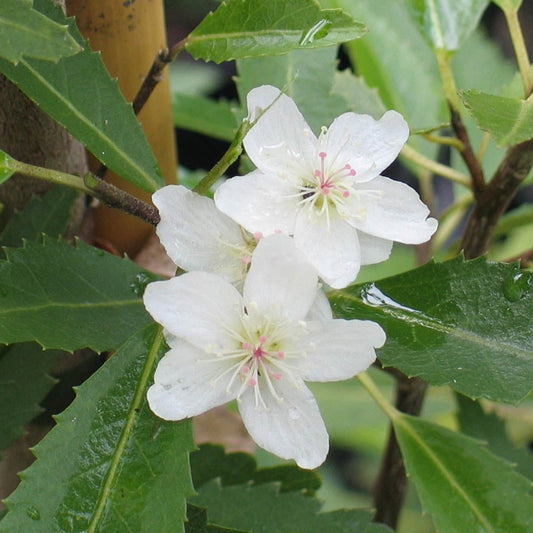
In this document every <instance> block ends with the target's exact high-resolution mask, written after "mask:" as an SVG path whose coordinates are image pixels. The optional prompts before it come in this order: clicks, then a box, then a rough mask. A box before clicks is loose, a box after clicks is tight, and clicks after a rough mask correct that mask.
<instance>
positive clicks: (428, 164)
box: [401, 144, 472, 189]
mask: <svg viewBox="0 0 533 533" xmlns="http://www.w3.org/2000/svg"><path fill="white" fill-rule="evenodd" d="M401 154H402V155H403V156H405V157H407V159H409V160H410V161H413V163H416V164H417V165H420V166H421V167H423V168H427V169H428V170H431V172H433V173H434V174H438V175H439V176H442V177H444V178H448V179H449V180H451V181H454V182H455V183H460V184H461V185H464V186H465V187H468V188H469V189H470V188H471V187H472V185H471V180H470V178H469V177H468V176H467V175H466V174H463V173H462V172H458V171H457V170H454V169H453V168H450V167H448V166H446V165H442V164H441V163H437V162H436V161H433V159H430V158H429V157H426V156H425V155H422V154H421V153H420V152H418V151H417V150H415V149H414V148H412V147H411V146H409V145H408V144H406V145H405V146H404V147H403V148H402V152H401Z"/></svg>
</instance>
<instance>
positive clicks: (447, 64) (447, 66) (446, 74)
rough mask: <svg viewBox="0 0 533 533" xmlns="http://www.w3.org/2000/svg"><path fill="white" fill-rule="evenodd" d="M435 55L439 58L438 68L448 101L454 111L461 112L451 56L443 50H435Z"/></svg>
mask: <svg viewBox="0 0 533 533" xmlns="http://www.w3.org/2000/svg"><path fill="white" fill-rule="evenodd" d="M435 54H436V56H437V66H438V68H439V73H440V77H441V80H442V86H443V88H444V94H445V96H446V100H448V102H450V105H451V106H452V108H453V109H454V111H459V98H458V96H457V84H456V83H455V77H454V75H453V70H452V63H451V55H450V53H449V52H448V51H447V50H444V49H442V48H438V49H437V50H435Z"/></svg>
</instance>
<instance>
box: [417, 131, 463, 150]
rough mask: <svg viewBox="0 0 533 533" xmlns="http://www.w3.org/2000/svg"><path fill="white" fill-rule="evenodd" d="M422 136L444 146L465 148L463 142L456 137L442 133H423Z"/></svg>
mask: <svg viewBox="0 0 533 533" xmlns="http://www.w3.org/2000/svg"><path fill="white" fill-rule="evenodd" d="M422 136H423V137H424V139H426V140H427V141H429V142H432V143H435V144H443V145H444V146H453V147H454V148H457V150H459V151H461V150H463V148H464V147H463V143H462V142H461V141H460V140H459V139H456V138H455V137H444V136H442V135H435V134H433V133H423V134H422Z"/></svg>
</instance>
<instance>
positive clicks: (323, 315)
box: [305, 289, 333, 320]
mask: <svg viewBox="0 0 533 533" xmlns="http://www.w3.org/2000/svg"><path fill="white" fill-rule="evenodd" d="M332 318H333V312H332V311H331V305H330V304H329V300H328V297H327V296H326V293H325V292H324V291H323V290H322V289H319V290H318V291H316V296H315V299H314V300H313V303H312V304H311V308H310V309H309V313H307V316H306V317H305V319H306V320H331V319H332Z"/></svg>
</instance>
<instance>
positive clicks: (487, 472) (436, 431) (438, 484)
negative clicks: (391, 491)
mask: <svg viewBox="0 0 533 533" xmlns="http://www.w3.org/2000/svg"><path fill="white" fill-rule="evenodd" d="M393 424H394V432H395V434H396V438H397V439H398V442H399V444H400V448H401V450H402V455H403V458H404V461H405V466H406V469H407V472H408V475H409V476H410V478H411V479H412V480H413V482H414V484H415V486H416V489H417V492H418V495H419V497H420V500H421V502H422V506H423V508H424V509H425V511H427V512H428V513H430V514H431V515H432V517H433V520H434V522H435V526H436V528H437V530H439V531H446V532H451V531H453V532H457V533H462V532H464V533H472V531H487V532H489V531H490V532H491V533H509V532H510V531H512V532H513V533H515V532H516V533H519V532H522V533H526V532H528V531H531V527H532V525H533V515H532V514H531V507H532V505H533V498H532V497H531V495H530V494H529V492H530V489H531V483H530V482H529V481H528V480H527V479H525V478H524V477H522V476H520V475H519V474H517V473H516V472H515V471H514V470H513V468H512V467H511V466H510V465H509V464H508V463H506V462H505V461H503V460H502V459H500V458H498V457H496V456H494V455H492V454H491V453H490V452H489V451H488V450H487V448H486V447H485V446H484V445H483V444H482V443H480V442H479V441H476V440H474V439H471V438H470V437H466V436H464V435H461V434H458V433H454V432H452V431H450V430H448V429H445V428H443V427H440V426H437V425H435V424H432V423H431V422H427V421H425V420H422V419H420V418H416V417H411V416H407V415H403V414H400V413H398V414H397V415H396V416H395V417H394V418H393Z"/></svg>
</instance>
